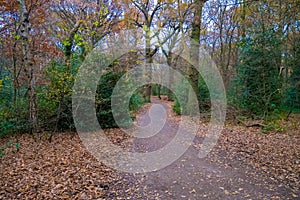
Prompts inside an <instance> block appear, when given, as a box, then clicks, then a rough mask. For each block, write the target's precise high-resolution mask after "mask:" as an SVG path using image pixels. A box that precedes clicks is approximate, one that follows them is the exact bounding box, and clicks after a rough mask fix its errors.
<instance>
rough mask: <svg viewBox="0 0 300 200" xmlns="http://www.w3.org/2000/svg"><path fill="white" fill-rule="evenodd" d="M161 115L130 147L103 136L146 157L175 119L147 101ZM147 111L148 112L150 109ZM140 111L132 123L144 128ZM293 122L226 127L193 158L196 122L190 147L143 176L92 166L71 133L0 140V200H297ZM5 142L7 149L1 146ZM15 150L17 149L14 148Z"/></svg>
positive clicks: (299, 173) (298, 144) (299, 174)
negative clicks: (268, 127)
mask: <svg viewBox="0 0 300 200" xmlns="http://www.w3.org/2000/svg"><path fill="white" fill-rule="evenodd" d="M152 102H153V103H159V104H161V105H162V106H164V108H165V109H166V110H167V113H168V119H167V121H166V123H165V126H164V127H163V129H162V131H161V132H160V133H159V134H157V135H155V136H153V137H151V138H147V139H133V138H131V137H129V136H128V135H127V134H125V133H124V132H122V131H121V130H120V129H109V130H106V131H105V134H106V135H107V136H108V137H109V138H110V140H111V141H112V142H113V143H114V144H118V145H120V146H122V147H124V148H128V149H131V150H133V151H139V152H141V151H153V150H156V149H159V148H161V147H162V146H164V145H165V144H166V143H168V142H169V141H170V140H171V139H172V138H173V137H174V134H176V130H177V128H178V122H179V120H180V117H179V116H177V115H175V114H174V113H173V112H172V111H171V109H170V105H171V103H170V102H167V101H158V100H157V99H153V100H152ZM153 103H152V104H153ZM152 104H147V105H146V106H145V107H143V109H141V110H140V111H139V112H138V114H137V123H138V124H140V125H143V124H147V123H148V122H149V117H148V116H147V112H146V111H147V110H148V109H149V108H150V107H151V105H152ZM299 118H300V116H299V115H298V116H296V115H295V116H293V117H292V118H290V121H289V122H286V127H288V129H287V130H286V131H285V132H275V131H273V132H270V133H267V134H261V133H260V132H261V128H259V127H243V126H241V125H234V124H227V125H226V126H225V127H224V130H223V132H222V134H221V136H220V138H219V140H218V144H217V145H216V146H215V148H214V149H213V151H212V152H210V153H209V155H208V156H207V157H205V158H204V159H200V158H198V152H199V149H200V148H201V142H202V140H203V137H204V135H205V131H206V130H207V127H208V123H206V122H201V128H200V129H199V131H198V133H197V136H196V137H195V139H194V143H193V145H191V146H190V148H189V149H188V150H187V151H186V152H185V154H184V155H183V156H182V157H180V158H179V159H178V160H177V161H175V162H174V163H173V164H171V165H169V166H167V167H165V168H164V169H162V170H159V171H156V172H151V173H145V174H129V173H121V172H118V171H116V170H113V169H111V168H109V167H107V166H105V165H103V164H101V163H99V162H98V161H97V160H96V159H95V158H94V157H93V156H92V155H91V154H90V153H89V152H88V151H87V150H86V148H85V147H84V145H83V144H82V143H81V140H80V138H79V136H78V135H77V134H75V133H60V134H55V135H54V136H53V138H52V142H51V143H49V141H48V140H47V137H48V136H49V135H47V134H46V133H45V134H42V135H41V136H40V138H39V139H38V140H35V139H34V138H33V136H31V135H26V134H23V135H19V136H15V137H12V138H8V139H1V140H0V145H6V146H7V148H6V149H5V155H4V156H3V157H2V158H1V160H0V177H1V179H0V199H172V200H176V199H213V200H215V199H249V200H250V199H252V200H253V199H300V188H299V187H300V131H299V129H300V124H299V123H300V122H299ZM9 141H12V144H11V145H8V144H9V143H10V142H9ZM15 143H19V147H18V148H16V146H15V145H14V144H15Z"/></svg>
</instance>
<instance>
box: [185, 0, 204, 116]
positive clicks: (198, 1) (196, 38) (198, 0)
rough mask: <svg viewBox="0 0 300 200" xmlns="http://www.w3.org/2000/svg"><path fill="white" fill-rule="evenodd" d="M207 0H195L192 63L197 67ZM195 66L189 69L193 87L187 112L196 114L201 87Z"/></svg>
mask: <svg viewBox="0 0 300 200" xmlns="http://www.w3.org/2000/svg"><path fill="white" fill-rule="evenodd" d="M206 1H207V0H195V2H194V19H193V24H192V34H191V41H192V42H191V51H190V57H191V63H192V65H194V66H195V67H197V65H198V62H199V47H200V32H201V18H202V8H203V6H204V3H205V2H206ZM195 67H193V66H190V67H189V69H188V77H189V81H190V84H191V88H190V89H189V96H188V106H187V113H186V114H190V115H193V114H196V113H194V112H196V111H197V109H195V107H196V106H199V100H200V96H199V89H198V80H199V73H198V71H197V70H196V69H195ZM193 93H195V95H196V97H197V99H194V98H192V97H193V95H192V94H193ZM196 100H198V102H197V101H196Z"/></svg>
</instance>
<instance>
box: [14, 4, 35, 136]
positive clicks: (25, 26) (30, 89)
mask: <svg viewBox="0 0 300 200" xmlns="http://www.w3.org/2000/svg"><path fill="white" fill-rule="evenodd" d="M18 2H19V5H20V11H21V24H20V36H21V39H22V53H23V64H24V71H25V74H26V76H27V96H28V114H29V119H28V123H29V131H30V133H34V132H35V131H36V130H37V122H38V121H37V96H36V90H35V77H34V68H33V65H34V64H33V62H32V60H31V59H32V56H31V52H30V49H29V47H30V41H31V38H30V34H29V32H30V23H29V13H28V11H27V8H26V5H25V1H24V0H18Z"/></svg>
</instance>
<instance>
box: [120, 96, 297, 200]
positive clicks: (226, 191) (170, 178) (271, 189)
mask: <svg viewBox="0 0 300 200" xmlns="http://www.w3.org/2000/svg"><path fill="white" fill-rule="evenodd" d="M152 103H153V104H160V105H162V106H163V107H164V108H165V109H166V111H167V112H172V111H171V109H170V107H169V106H168V105H166V104H164V103H162V102H161V101H159V100H157V99H152ZM149 120H150V118H149V116H148V114H147V113H145V114H143V115H141V116H139V118H138V124H139V125H141V126H145V125H147V124H149V123H150V122H149ZM177 128H178V125H177V124H174V123H172V122H171V121H170V120H169V119H167V121H166V123H165V125H164V127H163V129H162V130H161V131H160V132H159V133H158V134H157V135H155V136H153V137H150V138H143V139H135V140H134V142H133V147H132V148H133V149H134V151H138V152H151V151H155V150H157V149H159V148H161V147H163V146H164V145H166V144H167V143H168V142H170V141H171V140H172V138H173V137H174V136H175V134H176V131H177ZM201 141H202V139H201V138H199V137H197V136H196V138H195V139H194V144H193V145H191V146H190V148H189V149H188V150H187V151H186V152H185V154H184V155H183V156H181V157H180V158H179V159H178V160H177V161H175V162H174V163H172V164H171V165H169V166H167V167H165V168H164V169H162V170H159V171H156V172H151V173H145V174H138V175H135V176H134V179H132V180H131V181H133V180H135V181H136V182H138V183H137V184H136V186H135V187H134V189H132V188H128V189H127V191H131V192H128V193H124V194H122V196H124V197H123V198H122V199H126V198H127V199H172V200H176V199H213V200H216V199H249V200H250V199H296V198H293V197H290V196H289V195H290V191H289V190H288V189H287V188H285V187H284V186H282V185H281V186H278V185H276V183H275V182H272V180H271V179H269V178H268V176H267V175H266V174H265V173H263V172H262V171H260V170H259V169H254V168H251V167H249V166H244V165H242V163H240V162H239V161H238V160H237V161H234V162H232V161H231V160H227V157H226V152H211V153H210V155H209V156H208V157H206V158H204V159H200V158H199V157H198V156H197V155H198V152H199V149H197V146H198V145H199V144H201ZM211 155H213V156H214V157H216V156H217V158H218V160H220V162H212V161H211V159H210V156H211ZM128 180H130V178H129V179H128ZM131 195H132V196H131Z"/></svg>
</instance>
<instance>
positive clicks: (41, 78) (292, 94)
mask: <svg viewBox="0 0 300 200" xmlns="http://www.w3.org/2000/svg"><path fill="white" fill-rule="evenodd" d="M299 8H300V3H299V1H295V0H275V1H270V0H263V1H251V0H250V1H248V0H241V1H236V0H225V1H223V0H209V1H208V0H194V1H181V0H177V1H166V0H159V1H154V0H150V1H135V0H121V1H116V0H112V1H106V0H83V1H78V0H66V1H63V0H54V1H46V0H34V1H29V0H12V1H1V5H0V34H1V40H0V50H1V60H0V61H1V62H0V92H1V93H0V101H1V106H0V113H2V114H0V131H1V132H15V131H21V132H23V131H24V130H26V131H27V132H35V131H38V130H39V126H40V127H41V128H45V129H51V130H54V131H58V130H62V129H65V128H68V127H69V128H70V127H72V115H71V106H70V105H71V104H70V103H71V94H72V92H73V91H72V86H73V82H74V80H75V78H76V76H77V70H78V68H79V67H80V65H81V63H82V62H83V61H84V60H85V58H86V55H87V54H88V53H89V52H90V51H91V50H92V49H93V48H95V47H97V46H100V45H103V41H104V40H103V39H106V38H109V39H110V41H114V40H115V38H118V37H125V36H122V35H121V34H120V33H121V31H122V30H126V29H134V28H136V29H139V30H141V32H139V33H138V32H136V33H132V34H133V35H132V38H133V40H134V43H135V44H134V45H133V46H132V47H133V48H136V49H131V51H130V53H128V54H127V55H124V56H122V58H119V60H116V61H115V62H114V63H112V66H110V68H109V70H108V71H109V72H117V73H119V72H122V73H126V71H128V70H129V69H131V68H133V67H136V66H138V65H140V64H143V62H144V64H147V65H150V64H152V63H154V64H155V62H158V61H159V62H160V61H162V60H163V61H165V62H166V63H167V65H169V67H172V68H174V69H175V70H178V71H179V72H180V73H182V74H184V75H185V77H186V78H187V79H188V80H189V84H190V85H191V86H192V90H190V91H188V93H186V89H187V87H186V85H183V84H182V85H176V86H175V85H172V86H171V88H172V89H175V90H180V91H181V92H180V93H181V94H183V96H184V95H185V97H184V98H182V99H183V100H184V101H186V105H184V106H188V107H187V108H186V110H187V113H184V114H191V113H193V112H194V111H195V109H194V108H195V107H196V106H199V105H197V104H196V102H192V101H191V99H192V98H190V97H191V96H190V95H191V94H192V93H193V92H195V94H196V96H197V99H198V101H199V104H200V109H206V110H207V106H209V91H208V90H207V87H206V84H205V82H204V81H203V79H202V78H201V76H200V74H199V73H198V72H197V70H196V69H195V68H194V67H192V66H191V65H189V64H187V63H186V62H187V61H184V59H181V58H180V54H181V49H180V45H181V44H179V40H180V38H181V36H183V35H185V36H188V38H189V39H190V41H194V42H193V43H190V42H188V41H185V42H186V44H184V45H190V55H189V56H190V61H191V62H192V64H195V65H197V64H198V61H199V47H200V46H202V47H204V48H205V49H206V50H207V51H208V52H209V53H210V55H211V57H212V59H213V60H214V61H215V63H216V64H217V66H218V68H219V70H220V72H221V74H222V76H223V79H224V83H225V86H226V90H227V91H228V99H229V101H230V103H231V105H233V107H234V108H235V109H239V110H241V111H245V113H244V114H245V115H247V116H252V117H255V118H262V119H266V118H268V116H271V115H272V113H274V112H282V113H287V112H292V111H297V109H299V107H300V89H299V88H300V86H299V76H300V75H299V74H300V69H299V68H300V67H299V62H300V53H299V46H300V42H299V41H300V39H299V33H300V29H299V27H300V26H299V20H300V9H299ZM126 37H127V36H126ZM177 54H178V55H177ZM154 68H155V67H153V68H152V67H149V68H148V74H149V77H147V78H148V79H149V80H150V78H151V77H150V76H151V74H152V72H151V71H152V70H155V69H154ZM158 72H159V71H158ZM111 77H114V76H113V75H112V76H111ZM167 78H169V79H170V82H173V80H172V74H169V76H168V77H167ZM102 84H103V83H102ZM175 87H176V88H175ZM158 88H160V86H159V87H158ZM99 91H100V90H99ZM144 96H146V97H147V101H149V100H150V96H151V84H148V85H147V86H145V88H144ZM168 96H169V97H170V98H169V99H171V98H172V92H171V90H170V91H169V92H168ZM179 98H181V97H179ZM177 103H178V102H177ZM176 110H177V111H178V112H179V111H180V106H179V105H178V104H176ZM25 122H26V123H25Z"/></svg>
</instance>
